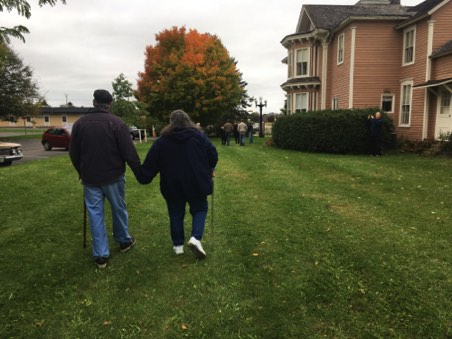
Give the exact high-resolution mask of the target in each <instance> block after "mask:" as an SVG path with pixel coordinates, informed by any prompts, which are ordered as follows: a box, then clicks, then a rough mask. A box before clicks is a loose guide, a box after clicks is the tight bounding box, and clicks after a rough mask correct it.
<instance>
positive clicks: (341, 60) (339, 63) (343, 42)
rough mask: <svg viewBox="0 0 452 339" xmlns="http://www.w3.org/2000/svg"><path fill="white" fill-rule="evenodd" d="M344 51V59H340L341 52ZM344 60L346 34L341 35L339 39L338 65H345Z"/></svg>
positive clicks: (343, 55)
mask: <svg viewBox="0 0 452 339" xmlns="http://www.w3.org/2000/svg"><path fill="white" fill-rule="evenodd" d="M341 38H342V46H341V43H340V41H341ZM341 49H342V59H340V58H339V57H340V53H339V52H340V51H341ZM344 59H345V33H342V34H340V35H339V36H338V37H337V64H338V65H341V64H343V63H344Z"/></svg>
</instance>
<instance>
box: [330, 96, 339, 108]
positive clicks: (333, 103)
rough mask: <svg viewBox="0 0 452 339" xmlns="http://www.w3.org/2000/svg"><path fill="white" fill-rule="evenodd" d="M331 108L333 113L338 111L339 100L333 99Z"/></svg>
mask: <svg viewBox="0 0 452 339" xmlns="http://www.w3.org/2000/svg"><path fill="white" fill-rule="evenodd" d="M331 108H332V109H333V110H334V111H335V110H338V109H339V99H338V98H333V102H332V103H331Z"/></svg>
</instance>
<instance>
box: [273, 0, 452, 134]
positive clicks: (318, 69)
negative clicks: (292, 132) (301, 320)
mask: <svg viewBox="0 0 452 339" xmlns="http://www.w3.org/2000/svg"><path fill="white" fill-rule="evenodd" d="M281 44H282V45H283V46H284V47H285V48H286V49H287V51H288V56H287V58H285V59H284V60H283V62H284V63H286V64H287V65H288V69H287V81H286V82H285V83H284V84H282V85H281V87H282V89H283V90H284V91H285V92H286V94H287V112H288V113H289V114H290V113H294V112H303V111H316V110H323V109H352V108H368V107H379V108H380V109H381V110H384V111H385V112H387V113H389V114H390V115H391V116H392V117H393V120H394V125H395V126H396V132H397V134H398V135H399V136H403V137H405V138H408V139H412V140H422V139H426V138H438V137H439V136H440V134H441V133H447V132H452V105H451V93H452V0H426V1H424V2H422V3H420V4H419V5H417V6H412V7H408V6H403V5H402V4H401V3H400V0H361V1H358V2H357V3H356V4H355V5H353V6H341V5H303V6H302V8H301V12H300V16H299V19H298V24H297V27H296V32H295V33H294V34H291V35H288V36H286V37H284V39H283V40H282V41H281Z"/></svg>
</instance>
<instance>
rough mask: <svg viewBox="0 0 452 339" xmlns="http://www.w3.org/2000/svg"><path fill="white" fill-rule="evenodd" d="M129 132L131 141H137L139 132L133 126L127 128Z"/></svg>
mask: <svg viewBox="0 0 452 339" xmlns="http://www.w3.org/2000/svg"><path fill="white" fill-rule="evenodd" d="M129 132H130V137H131V138H132V140H135V139H138V138H139V137H140V130H139V129H138V128H137V127H135V126H131V127H129Z"/></svg>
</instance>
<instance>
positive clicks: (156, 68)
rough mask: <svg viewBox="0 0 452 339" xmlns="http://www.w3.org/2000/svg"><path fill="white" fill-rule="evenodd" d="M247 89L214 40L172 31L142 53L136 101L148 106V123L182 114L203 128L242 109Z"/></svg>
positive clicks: (181, 31) (160, 36) (181, 29)
mask: <svg viewBox="0 0 452 339" xmlns="http://www.w3.org/2000/svg"><path fill="white" fill-rule="evenodd" d="M246 85H247V84H246V83H245V82H244V81H242V74H241V73H240V72H239V71H238V69H237V63H236V61H235V60H234V59H233V58H232V57H230V56H229V53H228V51H227V50H226V48H225V47H224V46H223V44H222V43H221V41H220V39H219V38H218V37H217V36H215V35H211V34H207V33H205V34H201V33H199V32H198V31H196V30H193V29H190V30H189V31H188V32H187V30H186V29H185V28H184V27H182V28H177V27H173V28H172V29H170V30H164V31H162V32H160V33H159V34H157V35H156V44H155V45H154V46H152V45H149V46H147V47H146V60H145V67H144V71H143V72H140V73H139V79H138V86H137V87H138V88H137V97H138V99H139V100H140V101H143V102H145V103H146V104H147V105H148V110H149V112H150V114H151V116H152V117H156V118H159V119H160V120H161V121H162V122H164V123H166V122H167V121H168V117H169V114H170V113H171V112H172V111H173V110H175V109H179V108H180V109H183V110H185V111H186V112H187V113H189V114H190V116H191V118H192V119H193V120H194V121H195V122H199V123H201V125H203V126H206V125H208V124H212V123H215V122H217V120H218V119H219V118H220V117H221V116H222V115H224V114H225V113H230V112H231V111H234V110H237V109H239V108H240V107H245V105H246V102H247V98H248V96H247V93H246V89H245V86H246Z"/></svg>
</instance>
